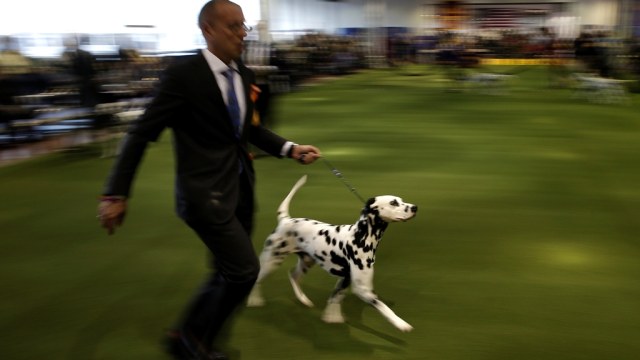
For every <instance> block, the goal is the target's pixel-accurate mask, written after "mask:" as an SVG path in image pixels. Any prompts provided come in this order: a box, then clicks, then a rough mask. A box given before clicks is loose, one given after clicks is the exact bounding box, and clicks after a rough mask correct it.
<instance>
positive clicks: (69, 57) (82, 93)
mask: <svg viewBox="0 0 640 360" xmlns="http://www.w3.org/2000/svg"><path fill="white" fill-rule="evenodd" d="M62 59H63V63H64V64H65V66H66V67H67V69H68V71H69V75H71V76H72V82H73V83H75V85H76V86H77V87H78V92H79V98H80V105H81V106H83V107H94V106H96V105H97V104H98V103H99V102H100V101H99V95H100V92H99V89H98V84H97V82H96V69H95V67H94V62H95V59H94V58H93V55H91V53H89V52H88V51H84V50H82V49H80V48H79V47H78V41H77V40H76V39H75V38H68V39H66V40H65V51H64V53H63V54H62Z"/></svg>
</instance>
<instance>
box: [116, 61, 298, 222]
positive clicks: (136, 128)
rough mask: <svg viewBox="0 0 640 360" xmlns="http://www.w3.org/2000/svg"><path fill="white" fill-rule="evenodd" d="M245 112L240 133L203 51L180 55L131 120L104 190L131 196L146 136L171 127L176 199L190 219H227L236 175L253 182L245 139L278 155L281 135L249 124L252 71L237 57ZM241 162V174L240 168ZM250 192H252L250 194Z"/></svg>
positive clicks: (234, 199) (150, 137)
mask: <svg viewBox="0 0 640 360" xmlns="http://www.w3.org/2000/svg"><path fill="white" fill-rule="evenodd" d="M238 65H239V72H240V76H241V78H242V82H243V86H244V92H245V103H246V104H247V111H246V116H245V119H244V127H243V131H242V136H241V138H240V139H237V138H236V136H235V135H234V130H233V125H232V123H231V119H230V117H229V114H228V112H227V108H226V105H225V103H224V100H223V97H222V94H221V92H220V88H219V87H218V86H217V84H216V79H215V76H214V75H213V73H212V72H211V69H210V68H209V65H208V63H207V61H206V60H205V58H204V56H203V55H202V53H200V52H198V54H197V55H195V56H192V57H189V58H187V59H181V61H179V62H178V63H176V64H174V65H172V66H170V67H169V68H168V69H167V70H166V71H165V73H164V76H163V79H162V81H161V83H160V86H159V88H158V91H157V94H156V96H155V98H154V99H153V101H152V102H151V103H150V105H149V107H148V108H147V109H146V111H145V113H144V115H143V116H142V117H141V118H140V119H139V120H138V121H136V123H134V124H133V126H132V127H131V128H130V130H129V131H128V134H127V137H126V138H125V141H124V144H123V147H122V150H121V153H120V155H119V157H118V159H117V160H116V163H115V165H114V167H113V169H112V171H111V174H110V176H109V178H108V180H107V184H106V186H105V190H104V194H105V195H125V196H130V189H131V184H132V181H133V179H134V176H135V172H136V169H137V167H138V165H139V163H140V160H141V159H142V156H143V154H144V151H145V148H146V146H147V144H148V142H149V141H156V140H157V139H158V137H159V136H160V133H161V132H162V131H163V129H164V128H166V127H169V128H171V129H172V133H173V146H174V151H175V161H176V182H175V186H176V205H177V211H178V214H179V215H180V216H181V217H182V218H184V219H185V220H188V221H195V222H204V223H217V224H220V223H226V222H227V221H228V220H229V219H230V218H231V217H232V216H233V215H234V210H235V207H236V204H237V201H238V196H239V181H238V179H239V176H246V177H247V179H248V181H249V184H250V185H251V188H252V189H253V184H254V179H255V175H254V170H253V166H252V163H251V159H250V158H249V150H248V143H249V142H250V143H252V144H254V145H255V146H257V147H259V148H260V149H262V150H264V151H266V152H267V153H269V154H271V155H274V156H277V157H280V156H281V155H280V151H281V149H282V147H283V146H284V143H285V142H286V140H285V139H284V138H282V137H280V136H278V135H276V134H274V133H272V132H271V131H269V130H268V129H266V128H264V127H262V126H255V125H252V124H251V117H252V114H253V110H254V104H253V102H252V101H251V99H250V86H251V84H252V83H253V82H254V78H255V76H254V74H253V72H252V71H251V70H250V69H248V68H247V67H245V66H244V65H243V64H241V63H239V64H238ZM240 163H241V164H242V168H243V171H242V174H240V175H239V166H240ZM250 198H252V194H250Z"/></svg>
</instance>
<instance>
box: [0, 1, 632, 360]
mask: <svg viewBox="0 0 640 360" xmlns="http://www.w3.org/2000/svg"><path fill="white" fill-rule="evenodd" d="M238 3H240V4H241V5H242V6H243V8H244V12H245V17H246V20H247V23H248V24H249V25H250V26H252V27H253V28H254V30H253V31H251V32H250V33H249V35H248V36H247V38H246V51H245V53H244V61H245V62H246V64H248V65H249V66H250V67H252V68H253V69H254V70H255V72H256V74H257V75H258V80H259V86H260V87H261V88H262V90H263V92H262V93H261V96H260V98H259V99H258V108H259V111H260V112H261V120H262V121H263V123H264V124H265V125H266V126H268V127H272V128H276V130H277V132H278V133H280V134H282V135H283V136H285V137H288V138H291V139H294V140H296V141H298V142H301V143H311V144H314V145H317V146H318V147H320V148H321V150H322V152H323V154H324V155H325V156H326V159H328V160H329V161H330V162H331V164H332V165H335V166H336V167H337V168H338V170H339V171H340V172H342V173H343V174H344V176H345V177H346V179H347V180H348V182H349V183H350V184H352V185H353V186H355V188H356V189H357V191H358V193H360V194H361V195H362V196H364V197H369V196H375V195H378V194H394V195H398V196H401V197H403V198H404V200H405V201H408V202H411V203H415V204H417V205H418V206H419V212H418V215H417V217H416V218H415V219H413V220H412V221H410V222H407V223H402V224H392V225H391V226H390V227H389V229H388V230H387V232H386V233H385V238H384V240H383V242H382V244H381V245H380V247H379V249H378V252H377V255H378V256H377V259H376V260H377V261H376V275H375V285H376V292H377V293H378V294H379V295H380V296H381V298H383V299H384V301H385V302H386V303H387V304H388V305H389V306H390V307H392V308H393V310H394V311H395V312H396V313H398V315H399V316H401V317H402V318H404V319H405V320H407V321H408V322H409V323H410V324H412V325H413V326H414V328H415V330H414V331H413V332H411V333H407V334H402V333H399V332H397V330H396V329H395V328H393V327H392V326H391V325H390V324H389V323H388V322H387V321H386V320H385V319H383V318H382V317H381V316H380V315H379V314H378V313H377V312H376V311H375V310H374V309H372V308H371V307H369V306H367V305H365V304H364V303H362V302H361V301H360V300H359V299H357V298H356V297H355V296H353V295H351V294H350V295H348V296H347V297H346V299H345V302H344V312H345V317H346V318H347V323H345V324H341V325H335V324H334V325H329V324H325V323H323V322H322V321H321V320H320V317H321V313H322V310H323V306H322V304H324V302H325V300H326V299H327V297H328V296H329V293H330V291H331V289H332V288H333V286H334V283H335V279H333V278H331V277H330V276H328V275H327V274H326V273H324V272H323V271H322V270H320V269H314V270H312V271H311V272H310V273H309V274H308V276H307V277H306V278H305V283H304V288H305V291H306V293H307V294H308V295H309V297H310V298H311V299H312V300H313V301H314V302H315V303H316V304H317V306H316V307H315V308H313V309H308V308H304V307H302V306H300V305H299V304H298V303H296V301H295V297H294V296H293V294H292V292H291V289H290V287H289V284H288V280H287V269H288V268H290V267H292V266H293V264H294V263H295V259H294V258H291V259H289V261H288V262H286V263H285V265H284V266H283V267H282V269H281V271H278V272H276V273H274V274H273V276H272V277H270V278H269V279H267V280H268V281H267V282H266V283H265V286H264V292H265V296H266V300H267V306H266V307H265V308H261V309H246V310H245V311H244V312H242V313H241V314H240V315H239V316H238V322H237V324H236V326H235V327H234V329H233V330H232V331H233V334H232V336H231V341H230V343H229V344H228V347H229V348H228V349H226V350H228V351H227V352H228V353H229V354H231V355H232V358H233V359H244V360H255V359H259V360H270V359H274V360H275V359H296V360H298V359H314V360H323V359H327V360H329V359H331V360H350V359H363V358H367V359H372V360H374V359H375V360H409V359H410V360H423V359H434V360H458V359H460V360H476V359H477V360H480V359H492V360H495V359H505V360H513V359H518V360H524V359H531V360H540V359H554V360H555V359H557V360H570V359H575V360H585V359H588V360H601V359H616V360H635V359H636V358H637V355H638V354H639V353H640V343H639V342H638V341H637V335H638V334H639V333H640V312H638V311H637V304H638V300H639V299H640V286H639V285H638V278H639V277H640V262H638V258H639V257H640V247H639V246H638V237H639V235H640V225H639V224H640V222H638V217H639V215H640V187H639V186H638V184H640V167H638V166H637V163H638V159H639V158H640V117H639V116H638V114H639V113H640V111H639V110H640V93H639V91H640V86H639V84H640V58H639V52H640V46H639V39H640V1H630V0H586V1H531V0H526V1H490V0H489V1H487V0H478V1H429V0H393V1H392V0H386V1H385V0H343V1H320V0H261V1H258V0H254V1H251V0H246V1H238ZM203 4H204V1H195V0H181V1H163V2H158V1H155V2H152V1H148V0H128V1H124V0H113V1H110V2H96V1H82V2H79V1H71V0H60V1H53V2H52V1H47V2H45V1H35V0H22V1H20V2H12V3H11V4H9V3H8V2H3V3H2V4H1V5H0V36H1V37H2V41H1V42H0V50H1V52H0V184H1V186H0V200H1V202H2V207H0V254H1V255H0V256H1V257H0V288H1V289H2V291H3V296H2V297H0V305H1V306H2V308H3V311H2V312H0V334H2V336H0V358H2V359H12V360H21V359H25V360H31V359H39V358H48V359H72V360H87V359H108V360H111V359H113V360H120V359H156V360H157V359H164V358H166V357H165V356H166V355H165V354H164V353H163V352H162V349H161V347H160V346H159V340H160V338H161V337H162V335H163V333H164V329H166V328H167V327H169V326H170V325H171V323H172V321H173V320H174V318H175V315H176V314H177V313H178V312H179V311H180V309H181V308H182V306H183V305H184V301H185V299H187V298H188V297H189V296H190V294H191V292H192V291H193V288H194V287H195V286H196V284H198V282H199V281H200V279H201V278H202V276H203V272H205V271H207V269H206V267H205V265H206V262H207V259H206V258H205V257H204V254H203V248H202V245H201V243H200V242H199V241H198V239H197V238H196V237H195V236H194V235H193V234H192V233H191V232H190V231H189V230H188V229H187V228H186V227H185V226H184V225H183V224H182V223H181V222H180V220H179V219H177V218H176V216H175V214H174V212H173V207H174V204H173V171H172V169H173V166H174V162H173V157H172V144H171V141H170V136H169V134H168V132H166V133H165V134H163V135H162V137H161V138H160V140H159V141H158V142H157V143H154V144H153V145H152V146H150V147H149V148H148V152H147V154H146V157H145V161H144V163H143V165H142V166H141V168H140V170H139V174H138V180H137V181H136V186H135V187H134V191H133V193H134V199H132V202H131V204H130V212H129V214H128V215H127V220H126V224H125V226H123V227H122V228H121V229H119V230H118V233H117V234H116V235H115V236H113V237H108V236H107V235H106V234H105V232H104V231H103V229H101V228H100V227H99V225H98V223H97V221H96V218H95V209H96V205H97V196H98V195H99V193H100V191H101V189H102V185H103V182H104V181H105V177H106V176H107V174H108V171H109V168H110V167H111V165H112V163H113V160H114V156H115V155H116V154H117V152H118V145H119V142H120V139H121V138H122V136H123V133H124V132H125V131H126V129H127V126H128V125H129V123H130V122H131V121H134V120H135V119H137V118H138V116H140V114H142V112H143V111H144V108H145V106H146V104H147V103H148V101H149V99H150V97H151V96H152V94H153V89H154V87H155V85H156V84H157V82H158V78H159V76H160V74H161V72H162V70H163V69H164V68H165V67H166V66H167V65H168V64H170V63H171V62H172V61H174V59H176V58H177V57H181V56H185V55H189V54H193V53H194V52H195V51H197V49H199V48H201V47H203V45H204V44H203V41H202V39H201V35H200V33H199V30H198V28H197V26H196V18H197V13H198V11H199V9H200V7H201V6H202V5H203ZM260 155H261V154H260V152H259V151H258V150H257V149H256V161H255V167H256V169H257V174H258V182H257V188H256V190H257V198H258V213H257V214H256V227H255V233H254V244H255V247H256V249H260V248H261V247H262V243H263V239H265V237H266V236H267V235H268V234H269V233H271V231H272V229H273V226H274V224H275V210H276V209H277V207H278V205H279V203H280V202H281V201H282V198H283V196H284V195H285V194H286V193H287V192H288V191H289V189H290V187H291V186H292V185H293V183H295V181H296V180H297V179H298V178H299V177H300V176H301V175H303V174H308V175H309V181H308V183H307V184H306V185H305V187H304V188H302V189H301V190H300V192H299V193H298V194H297V195H296V198H295V199H294V200H293V202H292V205H291V212H292V215H294V216H304V217H309V218H314V219H318V220H320V221H325V222H328V223H335V224H346V223H351V222H354V221H355V220H356V218H357V216H358V213H359V211H360V208H361V206H362V204H361V203H360V202H359V201H358V199H357V198H356V197H355V196H352V194H350V193H349V189H347V188H346V187H345V186H344V184H343V183H342V182H341V181H340V180H339V179H337V178H336V177H335V176H334V174H333V173H332V171H331V170H332V169H330V168H329V167H327V166H326V164H325V163H323V162H318V163H316V164H314V165H312V166H306V167H301V166H297V165H296V164H294V163H291V162H290V161H286V160H279V159H275V158H270V157H265V156H260Z"/></svg>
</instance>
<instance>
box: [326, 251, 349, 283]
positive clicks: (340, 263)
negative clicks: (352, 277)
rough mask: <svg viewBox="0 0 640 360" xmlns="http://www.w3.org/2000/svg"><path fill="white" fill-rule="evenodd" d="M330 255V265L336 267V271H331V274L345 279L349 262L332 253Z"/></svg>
mask: <svg viewBox="0 0 640 360" xmlns="http://www.w3.org/2000/svg"><path fill="white" fill-rule="evenodd" d="M330 255H331V263H333V264H335V265H336V266H337V267H338V268H337V269H331V271H330V272H331V274H333V275H336V276H340V277H346V276H347V275H348V274H349V261H348V260H347V259H345V258H344V257H342V256H340V255H339V254H337V253H336V252H334V251H332V252H331V253H330Z"/></svg>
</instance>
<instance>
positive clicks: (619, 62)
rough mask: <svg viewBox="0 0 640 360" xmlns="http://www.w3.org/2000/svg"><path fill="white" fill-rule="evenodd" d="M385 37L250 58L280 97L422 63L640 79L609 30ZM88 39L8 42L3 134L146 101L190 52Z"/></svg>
mask: <svg viewBox="0 0 640 360" xmlns="http://www.w3.org/2000/svg"><path fill="white" fill-rule="evenodd" d="M375 35H376V36H371V32H367V31H364V32H363V33H361V34H360V35H349V36H339V35H329V34H324V33H317V32H309V33H306V34H304V35H301V36H298V37H297V38H295V39H294V40H289V41H275V42H271V43H262V42H259V41H257V40H248V41H246V46H247V49H246V51H245V53H244V57H245V58H244V61H245V63H246V64H248V65H250V66H255V68H256V69H257V70H259V71H258V72H260V75H261V79H262V84H261V86H262V87H264V89H263V91H264V92H265V95H268V94H269V92H270V91H269V86H270V85H271V86H272V89H271V90H274V89H275V86H276V84H277V85H278V90H277V91H271V92H283V91H288V90H289V89H290V88H292V87H295V86H296V85H298V84H300V83H303V82H304V81H306V80H307V79H309V78H313V77H317V76H327V75H331V76H334V75H342V74H348V73H351V72H353V71H357V70H358V69H363V68H367V67H380V66H384V67H388V66H396V65H399V64H404V63H421V64H435V65H445V66H447V67H450V68H456V69H457V68H466V69H469V68H474V67H478V66H479V65H481V64H482V63H483V60H485V59H511V58H517V59H539V60H547V61H555V62H556V63H563V62H566V63H572V64H573V67H572V69H573V70H572V71H579V72H584V73H592V74H596V75H598V76H601V77H605V78H609V77H610V78H624V79H631V80H636V83H638V82H640V42H639V40H638V39H637V38H635V39H620V38H617V37H615V36H614V35H613V33H612V32H609V31H605V30H603V29H597V28H585V29H584V31H582V33H580V35H579V36H578V37H577V38H575V39H568V38H558V37H557V36H555V34H554V32H553V31H552V30H551V29H548V28H528V29H507V30H493V31H489V30H483V31H480V32H473V33H465V32H447V31H440V32H434V33H433V34H429V35H419V36H417V35H410V34H409V33H408V32H396V33H394V34H391V33H388V34H384V35H380V33H376V34H375ZM78 39H79V38H78V37H71V38H69V39H67V40H65V43H64V51H63V52H62V54H60V56H57V57H48V58H30V57H27V56H25V55H24V54H23V53H22V52H21V51H20V48H19V46H18V44H17V43H16V42H15V41H13V40H15V39H13V38H11V37H4V38H2V39H1V42H0V130H1V131H2V133H3V134H5V135H6V134H7V133H8V132H11V131H13V132H15V131H16V127H14V126H12V125H16V124H19V121H20V120H22V119H32V118H38V117H39V116H40V115H41V114H42V113H43V112H46V113H51V112H52V111H53V110H56V109H60V108H65V107H81V108H84V109H89V111H90V112H91V111H93V110H95V108H96V106H98V105H99V104H104V103H119V104H126V103H127V102H130V101H133V102H134V103H137V104H139V103H140V102H139V101H136V99H140V98H145V97H148V96H150V93H151V91H152V90H153V88H154V85H155V83H156V82H157V80H158V77H159V74H160V72H161V71H162V69H164V68H165V67H166V65H167V64H168V63H169V62H170V61H172V60H173V59H174V58H175V56H181V55H184V53H180V54H152V53H149V52H146V51H145V52H144V53H140V52H139V51H138V50H137V49H126V48H121V49H120V50H119V51H117V53H113V54H94V53H90V52H88V51H86V50H83V47H82V46H80V45H79V44H81V42H79V41H78ZM194 51H195V50H194ZM636 86H637V85H636ZM267 98H268V96H267ZM265 106H266V105H265ZM117 110H118V111H120V110H127V109H122V108H119V109H117ZM83 115H86V114H83ZM25 128H26V127H20V129H25Z"/></svg>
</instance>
